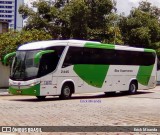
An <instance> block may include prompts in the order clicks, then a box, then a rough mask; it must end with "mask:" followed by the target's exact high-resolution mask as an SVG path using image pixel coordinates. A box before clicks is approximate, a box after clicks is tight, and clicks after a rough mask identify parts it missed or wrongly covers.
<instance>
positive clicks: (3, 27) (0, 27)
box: [0, 22, 8, 34]
mask: <svg viewBox="0 0 160 135" xmlns="http://www.w3.org/2000/svg"><path fill="white" fill-rule="evenodd" d="M4 32H8V22H0V34H1V33H4Z"/></svg>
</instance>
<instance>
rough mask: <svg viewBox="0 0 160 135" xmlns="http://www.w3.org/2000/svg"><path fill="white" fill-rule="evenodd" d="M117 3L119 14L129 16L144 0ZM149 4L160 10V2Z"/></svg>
mask: <svg viewBox="0 0 160 135" xmlns="http://www.w3.org/2000/svg"><path fill="white" fill-rule="evenodd" d="M32 1H34V0H24V2H25V3H27V4H29V3H30V2H32ZM116 1H117V12H118V14H120V13H125V15H128V14H129V13H130V10H131V9H132V7H137V6H138V3H139V2H140V1H142V0H116ZM148 2H150V3H152V4H153V5H155V6H157V7H159V8H160V0H148Z"/></svg>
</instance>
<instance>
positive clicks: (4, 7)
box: [0, 0, 24, 30]
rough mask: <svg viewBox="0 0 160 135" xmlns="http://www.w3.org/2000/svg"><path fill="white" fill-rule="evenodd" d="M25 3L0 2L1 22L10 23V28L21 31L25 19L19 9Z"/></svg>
mask: <svg viewBox="0 0 160 135" xmlns="http://www.w3.org/2000/svg"><path fill="white" fill-rule="evenodd" d="M23 3H24V0H0V21H2V22H8V23H9V28H12V29H16V30H21V29H22V27H23V19H22V15H20V14H19V13H18V9H19V6H20V5H22V4H23Z"/></svg>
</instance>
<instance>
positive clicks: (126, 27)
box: [119, 1, 160, 49]
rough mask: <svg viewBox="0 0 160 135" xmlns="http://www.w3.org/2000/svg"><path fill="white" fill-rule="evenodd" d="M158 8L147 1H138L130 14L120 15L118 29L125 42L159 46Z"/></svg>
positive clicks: (142, 45) (159, 15)
mask: <svg viewBox="0 0 160 135" xmlns="http://www.w3.org/2000/svg"><path fill="white" fill-rule="evenodd" d="M159 17H160V10H159V9H158V7H156V6H152V4H151V3H149V2H147V1H142V2H140V3H139V7H138V8H133V9H132V10H131V12H130V15H129V16H127V17H124V16H122V19H121V21H120V25H119V27H120V29H121V31H122V35H123V39H124V43H125V44H129V45H131V46H136V47H146V48H153V49H157V48H159V45H160V43H159V41H160V23H159Z"/></svg>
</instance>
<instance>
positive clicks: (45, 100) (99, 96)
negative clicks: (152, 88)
mask: <svg viewBox="0 0 160 135" xmlns="http://www.w3.org/2000/svg"><path fill="white" fill-rule="evenodd" d="M149 93H154V92H144V91H139V92H137V93H136V94H134V95H129V94H127V93H125V92H120V93H107V94H99V95H87V96H86V95H84V96H74V95H73V96H72V98H71V99H68V100H77V99H81V100H83V99H100V98H115V97H123V96H136V95H140V94H149ZM22 97H24V96H22ZM18 98H19V97H18ZM10 101H23V102H47V101H64V100H60V99H59V97H58V96H47V97H46V98H45V99H44V100H38V99H37V98H36V97H35V98H34V97H33V96H32V98H28V97H27V98H26V99H24V98H23V99H11V100H10ZM65 101H67V100H65Z"/></svg>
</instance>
